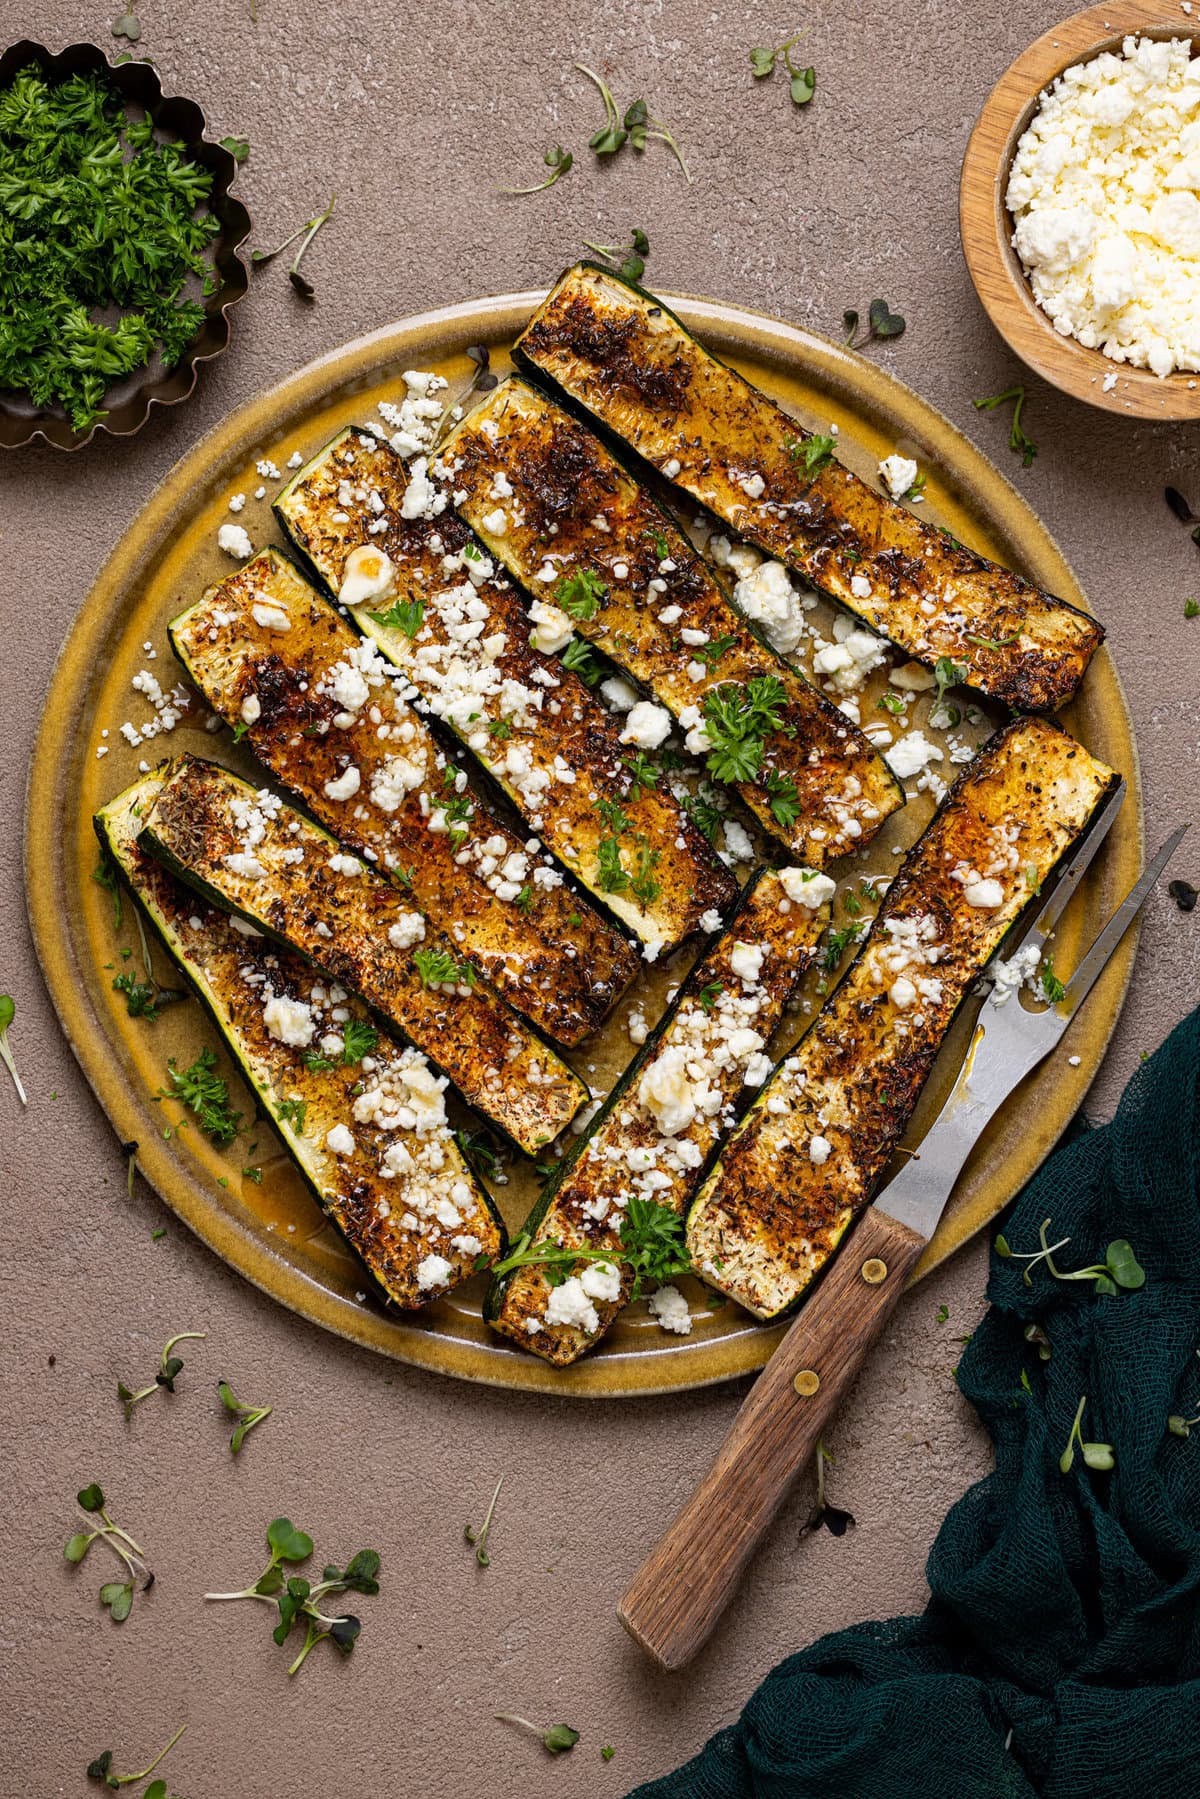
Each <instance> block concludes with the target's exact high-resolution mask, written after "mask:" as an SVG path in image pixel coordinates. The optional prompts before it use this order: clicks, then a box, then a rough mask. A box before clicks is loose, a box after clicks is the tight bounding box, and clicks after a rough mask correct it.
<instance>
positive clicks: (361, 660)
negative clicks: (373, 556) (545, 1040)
mask: <svg viewBox="0 0 1200 1799" xmlns="http://www.w3.org/2000/svg"><path fill="white" fill-rule="evenodd" d="M264 607H265V608H266V610H265V611H264ZM276 611H278V613H279V618H277V619H275V620H274V623H275V625H280V624H281V623H282V622H283V620H285V619H286V621H287V623H286V628H285V629H278V628H272V622H271V621H272V619H273V616H274V614H275V612H276ZM263 619H266V620H267V621H268V622H267V623H265V624H264V623H262V622H261V621H262V620H263ZM170 638H171V643H172V646H173V648H174V650H175V654H176V655H177V656H178V658H179V660H180V661H181V663H182V664H183V666H184V668H185V670H186V671H187V673H188V675H189V677H190V679H191V680H192V681H194V682H195V684H196V685H197V686H198V687H199V689H200V691H201V692H202V693H203V694H204V696H205V698H206V699H207V700H208V701H209V703H210V705H212V706H213V708H214V710H215V711H217V712H218V713H220V715H221V717H222V718H224V719H225V720H226V721H227V722H228V723H229V724H230V725H232V726H233V727H234V728H235V730H236V731H237V732H238V733H239V734H245V736H246V739H247V741H248V742H249V744H250V745H251V747H252V748H253V749H254V752H255V754H256V755H257V756H258V757H259V759H260V760H261V761H262V762H264V763H265V764H266V766H267V767H268V768H269V769H270V770H271V772H272V774H274V775H275V776H276V777H277V778H278V779H279V780H280V781H283V782H285V783H286V784H287V786H288V787H290V789H291V790H292V792H293V793H295V794H296V795H297V796H298V797H299V798H300V799H301V800H302V801H303V802H304V804H305V806H306V807H307V808H308V810H309V811H310V812H311V813H312V814H313V815H314V816H315V817H316V818H318V819H319V820H320V821H321V822H322V823H323V824H324V825H326V826H327V827H328V829H330V830H331V831H332V832H333V833H334V834H335V836H337V837H338V838H339V840H340V841H341V842H343V843H344V844H346V845H347V846H348V847H349V848H350V849H352V850H354V851H355V852H356V853H357V854H360V855H363V856H366V857H367V858H368V859H369V860H370V859H373V860H374V862H375V864H376V866H377V867H379V868H381V869H382V870H384V871H388V872H390V873H391V874H392V877H393V878H394V879H396V880H401V881H403V883H404V885H405V891H406V893H407V894H408V895H409V896H410V899H411V901H413V902H415V905H416V908H417V910H419V911H421V912H422V913H423V914H424V915H425V916H426V917H427V918H428V919H429V920H430V921H431V923H432V924H433V925H434V926H435V927H436V928H437V929H439V930H442V931H444V932H450V933H451V934H452V935H453V936H454V939H455V942H456V944H457V947H458V950H459V952H460V954H462V955H465V956H466V957H468V958H469V960H471V961H472V962H473V963H474V964H475V966H476V967H477V968H478V969H479V970H480V971H481V972H482V973H483V975H484V976H486V978H487V979H488V980H489V981H490V982H491V983H492V984H493V986H495V987H496V989H497V990H498V991H499V992H500V994H501V995H502V997H503V998H504V999H505V1000H506V1001H507V1002H508V1003H509V1004H510V1005H511V1006H512V1007H513V1008H514V1010H516V1011H519V1012H521V1013H522V1014H523V1015H524V1016H525V1017H527V1018H529V1019H530V1020H531V1022H532V1023H534V1024H535V1025H536V1026H537V1027H538V1028H539V1029H540V1030H542V1031H544V1032H545V1034H546V1035H547V1036H549V1037H552V1038H553V1039H554V1040H555V1041H557V1042H559V1043H577V1042H579V1041H581V1040H582V1039H583V1038H584V1037H586V1036H588V1035H589V1034H590V1033H591V1032H592V1031H594V1030H595V1029H596V1028H597V1026H598V1025H599V1024H601V1023H602V1022H603V1019H604V1018H605V1016H606V1015H607V1014H608V1012H609V1011H610V1010H611V1008H612V1007H613V1005H615V1004H616V1001H617V1000H618V998H619V997H620V995H621V993H622V992H623V991H624V989H625V988H626V987H627V986H628V984H629V982H630V980H631V979H632V978H633V975H634V973H635V971H636V969H637V965H638V958H637V953H636V951H635V950H634V948H633V947H632V946H631V945H630V944H629V943H627V942H626V941H625V939H624V938H623V937H622V935H621V933H620V932H619V931H618V930H617V929H616V928H615V926H614V925H612V924H611V923H610V922H609V921H608V920H607V919H606V918H603V917H602V916H601V915H600V914H599V913H598V912H597V911H596V910H595V908H594V907H592V906H591V905H589V904H588V902H587V901H586V899H582V898H581V897H580V896H579V895H577V894H575V893H573V892H572V891H571V890H570V889H569V888H568V887H566V886H565V885H564V882H563V876H562V873H561V871H560V870H559V869H558V868H556V867H555V866H554V865H553V863H552V862H551V861H550V860H549V859H547V858H546V857H545V855H544V853H542V852H540V851H538V852H527V851H526V847H525V845H526V839H525V838H524V837H520V836H518V835H517V834H516V832H515V831H512V830H510V829H509V828H508V826H506V825H505V824H503V823H502V822H501V821H500V820H499V819H498V818H497V817H496V816H495V814H494V813H492V812H491V811H490V810H489V809H488V808H487V807H486V806H484V805H483V804H482V803H481V802H480V801H479V800H478V799H476V798H475V797H474V796H473V795H471V794H470V792H469V791H464V792H462V793H461V794H460V786H461V787H462V788H463V789H465V784H466V776H465V774H462V773H461V772H460V771H459V770H458V769H457V768H456V767H455V765H454V764H453V763H450V762H448V761H447V759H446V757H445V756H444V754H443V753H442V751H441V749H440V748H439V746H438V744H437V742H436V741H435V740H434V738H433V736H432V735H431V733H430V731H429V728H428V726H427V725H426V723H425V722H424V720H423V719H422V718H421V717H420V716H419V715H418V714H417V713H416V712H415V711H414V710H413V709H412V707H411V706H410V705H409V704H408V702H407V700H406V699H405V697H404V693H403V683H402V682H401V681H399V679H398V678H394V677H393V676H392V674H391V671H390V669H388V668H387V666H386V665H385V664H384V663H383V662H382V661H381V660H380V658H379V656H378V655H377V653H376V652H375V651H373V650H372V649H371V648H370V646H368V645H365V644H364V643H363V640H362V638H361V637H360V636H359V635H358V634H357V633H356V632H355V631H354V630H352V628H351V627H350V625H349V624H347V623H346V621H345V620H344V619H343V618H342V617H340V616H339V614H338V612H337V610H336V608H335V607H334V606H332V605H331V604H330V602H329V601H328V600H326V599H325V598H324V597H323V596H322V595H321V594H318V593H317V592H316V590H315V589H314V588H313V587H312V586H311V585H310V583H309V582H307V581H306V580H304V579H303V577H302V576H301V575H300V573H299V572H298V570H297V569H296V568H295V567H294V566H293V565H292V563H291V562H290V561H288V560H287V558H286V557H284V556H281V555H280V554H279V553H278V552H277V551H275V550H265V551H263V552H261V553H260V554H259V555H258V556H255V557H253V558H252V559H251V561H249V562H247V563H245V564H244V565H243V566H242V567H241V568H239V569H238V570H236V572H235V573H233V574H231V575H229V576H228V577H227V578H226V579H225V580H224V581H222V582H220V583H219V585H217V586H216V587H213V588H210V589H209V591H208V592H207V593H206V594H205V595H204V596H203V597H202V598H201V599H200V600H199V601H198V602H197V603H196V604H195V605H193V606H190V607H189V608H188V609H187V610H186V611H185V612H183V613H181V614H180V616H179V617H177V618H176V619H174V620H173V621H172V623H171V625H170ZM356 664H361V665H362V668H361V669H360V670H359V674H362V671H363V669H365V675H363V680H364V682H365V685H363V686H360V688H359V693H358V695H357V696H355V695H353V694H351V695H349V696H347V695H346V693H345V692H344V690H343V689H342V688H341V687H340V686H339V685H338V683H339V680H342V679H345V678H349V679H350V680H351V683H352V684H353V683H354V682H355V681H357V680H358V678H359V675H358V674H356V673H355V665H356ZM363 693H365V694H366V699H365V700H362V701H361V703H360V705H359V707H358V709H357V710H355V711H352V712H346V711H343V710H341V709H340V707H341V704H342V700H343V699H344V698H346V697H359V698H360V700H361V695H362V694H363ZM376 714H377V715H378V716H376ZM385 715H386V716H385ZM351 768H354V769H356V770H357V771H358V777H359V780H358V786H357V788H356V789H355V791H354V792H353V793H351V794H349V795H347V796H346V797H344V798H337V797H335V795H336V793H337V788H336V782H337V781H338V779H339V778H341V777H344V776H345V775H346V774H347V772H348V771H349V770H350V769H351ZM397 768H401V769H407V770H408V772H407V773H406V775H405V777H404V780H403V781H402V782H401V783H400V785H399V786H397V785H396V783H395V781H394V780H393V779H392V775H393V774H394V771H395V770H396V769H397ZM331 785H334V792H333V794H331V792H330V786H331ZM447 806H450V807H452V808H456V809H457V811H458V812H459V813H462V814H464V816H463V817H461V818H459V819H456V820H455V822H454V823H453V826H452V828H448V829H445V830H441V831H435V830H433V829H431V828H430V826H431V823H432V822H435V821H436V820H437V815H438V812H439V809H443V816H444V819H445V821H446V822H447V823H449V818H448V814H446V813H445V812H444V809H445V808H446V807H447ZM514 866H519V867H523V868H524V869H525V874H524V876H523V877H522V878H523V880H524V882H525V885H526V887H527V889H528V891H527V892H526V893H525V896H524V901H523V902H522V903H521V904H518V903H517V900H518V898H520V895H521V889H520V888H519V887H518V885H517V883H516V882H515V881H510V882H509V883H508V884H507V886H506V885H505V884H504V883H503V882H502V880H501V874H502V873H503V872H504V871H505V870H509V869H511V868H513V867H514ZM526 902H527V909H526Z"/></svg>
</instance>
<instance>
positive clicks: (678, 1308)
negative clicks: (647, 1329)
mask: <svg viewBox="0 0 1200 1799" xmlns="http://www.w3.org/2000/svg"><path fill="white" fill-rule="evenodd" d="M648 1304H649V1308H650V1310H651V1312H653V1314H654V1316H655V1317H656V1318H657V1319H658V1322H659V1323H660V1324H661V1325H662V1327H663V1329H664V1330H665V1331H674V1333H675V1335H676V1336H677V1337H687V1336H690V1335H691V1330H692V1314H691V1313H690V1312H689V1310H688V1302H687V1300H686V1299H685V1298H684V1297H683V1294H682V1293H681V1292H680V1291H679V1288H678V1287H670V1286H667V1287H660V1288H659V1289H658V1292H657V1293H652V1294H651V1295H650V1299H649V1301H648Z"/></svg>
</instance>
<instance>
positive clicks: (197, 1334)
mask: <svg viewBox="0 0 1200 1799" xmlns="http://www.w3.org/2000/svg"><path fill="white" fill-rule="evenodd" d="M207 1335H208V1332H207V1331H180V1332H179V1333H178V1335H177V1336H174V1337H172V1338H170V1340H169V1341H168V1342H167V1344H166V1346H165V1348H164V1349H163V1352H162V1354H161V1356H159V1358H158V1372H157V1373H156V1374H155V1376H154V1379H153V1380H152V1381H151V1382H150V1384H149V1386H148V1387H142V1388H141V1389H140V1390H139V1391H138V1392H136V1393H134V1392H132V1391H131V1390H130V1388H128V1387H127V1386H126V1385H125V1382H124V1381H123V1380H119V1381H118V1382H117V1398H118V1399H119V1400H120V1401H121V1404H122V1405H123V1406H124V1408H125V1422H126V1423H127V1424H128V1422H129V1420H130V1419H131V1418H132V1417H133V1408H134V1406H135V1405H139V1404H140V1403H141V1401H142V1400H143V1399H149V1397H150V1395H151V1393H154V1392H157V1390H158V1388H159V1387H165V1388H166V1390H167V1392H168V1393H173V1392H174V1391H175V1380H176V1377H177V1376H178V1375H179V1374H181V1373H182V1371H183V1357H182V1356H177V1355H173V1354H172V1351H173V1350H174V1348H175V1345H176V1344H177V1343H188V1342H203V1341H204V1339H205V1337H207Z"/></svg>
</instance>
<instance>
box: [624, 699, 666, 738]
mask: <svg viewBox="0 0 1200 1799" xmlns="http://www.w3.org/2000/svg"><path fill="white" fill-rule="evenodd" d="M670 735H671V714H670V713H669V712H667V711H665V710H664V709H663V707H661V706H656V705H655V704H654V702H653V701H652V700H639V701H638V702H637V704H636V705H635V706H631V707H630V709H629V713H628V715H627V716H626V719H625V726H624V729H623V730H622V732H621V742H622V743H636V744H639V745H640V746H641V748H642V749H648V750H653V749H657V748H658V746H659V744H660V743H665V742H666V740H667V738H668V737H669V736H670Z"/></svg>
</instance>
